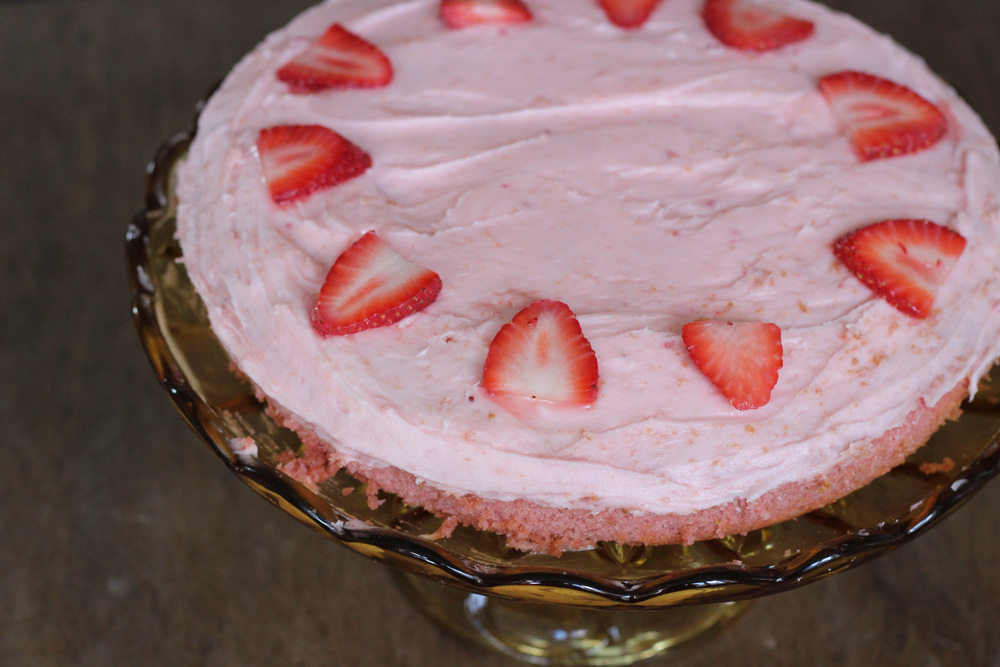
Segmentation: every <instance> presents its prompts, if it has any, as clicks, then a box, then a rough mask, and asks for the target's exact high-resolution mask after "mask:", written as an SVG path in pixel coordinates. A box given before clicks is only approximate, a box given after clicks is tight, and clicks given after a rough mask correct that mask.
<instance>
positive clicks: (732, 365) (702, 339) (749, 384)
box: [681, 320, 782, 410]
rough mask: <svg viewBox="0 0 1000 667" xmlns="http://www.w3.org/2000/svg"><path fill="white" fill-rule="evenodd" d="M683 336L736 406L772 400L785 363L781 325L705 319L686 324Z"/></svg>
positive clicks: (743, 407) (751, 407) (701, 367)
mask: <svg viewBox="0 0 1000 667" xmlns="http://www.w3.org/2000/svg"><path fill="white" fill-rule="evenodd" d="M681 338H683V339H684V344H685V345H686V346H687V350H688V355H689V356H690V357H691V361H693V362H694V364H695V366H697V367H698V370H700V371H701V372H702V373H703V374H704V375H705V377H707V378H708V379H709V380H711V381H712V384H714V385H715V386H716V387H717V388H718V389H719V391H721V392H722V395H723V396H725V397H726V398H728V399H729V402H730V403H732V404H733V407H734V408H736V409H737V410H754V409H756V408H759V407H761V406H762V405H766V404H767V402H768V401H770V400H771V390H772V389H774V385H775V384H777V382H778V369H779V368H781V366H782V348H781V329H779V328H778V326H777V325H775V324H767V323H764V322H726V321H722V320H701V321H698V322H691V323H689V324H685V325H684V327H683V328H682V329H681Z"/></svg>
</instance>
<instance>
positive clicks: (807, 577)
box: [126, 131, 1000, 665]
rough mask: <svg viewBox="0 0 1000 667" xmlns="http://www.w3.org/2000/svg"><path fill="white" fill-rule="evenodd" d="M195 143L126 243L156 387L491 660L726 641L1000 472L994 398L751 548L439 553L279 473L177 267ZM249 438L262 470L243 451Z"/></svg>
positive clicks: (603, 654) (281, 499) (413, 530)
mask: <svg viewBox="0 0 1000 667" xmlns="http://www.w3.org/2000/svg"><path fill="white" fill-rule="evenodd" d="M192 136H193V132H192V131H188V132H184V133H181V134H178V135H176V136H175V137H173V138H172V139H170V140H169V141H168V142H167V143H166V144H164V146H163V147H162V148H161V149H160V151H159V152H158V154H157V156H156V157H155V159H154V161H153V162H152V163H151V164H150V167H149V171H148V177H147V183H146V193H145V207H144V209H143V210H142V211H140V212H139V213H138V214H137V215H136V216H135V218H134V219H133V220H132V222H131V224H130V225H129V227H128V231H127V238H126V255H127V263H128V271H129V279H130V282H131V288H132V313H133V317H134V320H135V324H136V328H137V330H138V333H139V336H140V338H141V340H142V343H143V345H144V347H145V349H146V352H147V354H148V356H149V359H150V361H151V363H152V366H153V370H154V372H155V374H156V376H157V378H158V379H159V381H160V383H161V385H162V386H163V387H164V389H166V391H167V392H168V393H169V394H170V396H171V398H172V399H173V401H174V403H175V404H176V406H177V407H178V408H179V410H180V412H181V414H182V415H183V416H184V417H185V419H186V420H187V421H188V423H189V424H190V425H191V426H192V428H194V430H195V431H196V432H197V433H198V434H199V435H200V436H201V438H202V439H203V440H204V442H205V443H206V444H208V446H209V447H210V448H211V449H212V450H213V451H214V452H215V454H216V455H217V456H218V457H219V458H220V459H221V460H222V461H223V462H224V463H225V464H226V465H227V466H228V467H229V469H230V470H231V471H233V472H234V473H236V475H238V476H239V477H240V479H242V480H243V481H244V482H246V483H247V484H248V485H249V486H250V487H251V488H253V489H254V490H255V491H257V492H258V493H259V494H260V495H262V496H263V497H264V498H266V499H267V500H269V501H271V502H272V503H273V504H275V505H277V506H278V507H280V508H281V509H282V510H284V511H286V512H287V513H289V514H291V515H292V516H294V517H295V518H296V519H298V520H299V521H301V522H302V523H304V524H306V525H308V526H310V527H311V528H313V529H315V530H317V531H318V532H320V533H321V534H323V535H325V536H326V537H328V538H329V539H331V540H333V541H334V542H337V543H339V544H341V545H343V546H345V547H347V548H349V549H351V550H353V551H356V552H358V553H361V554H363V555H365V556H368V557H370V558H373V559H375V560H378V561H380V562H382V563H385V564H387V565H390V566H392V567H393V568H394V571H395V574H394V576H395V578H396V582H397V584H398V585H399V587H400V588H401V589H402V590H403V591H404V592H405V593H406V595H407V596H408V597H409V599H410V600H412V601H413V602H414V604H415V605H416V606H417V607H418V608H420V609H421V611H423V612H424V613H425V614H427V615H428V616H430V617H431V618H432V619H434V620H435V621H436V622H437V623H438V624H440V625H441V626H443V627H445V628H447V629H448V630H450V631H451V632H453V633H455V634H457V635H458V636H460V637H463V638H465V639H467V640H470V641H472V642H474V643H476V644H479V645H482V646H485V647H488V648H490V649H493V650H496V651H500V652H502V653H505V654H507V655H509V656H512V657H515V658H517V659H519V660H522V661H526V662H530V663H536V664H563V665H622V664H630V663H633V662H636V661H638V660H642V659H644V658H648V657H652V656H655V655H660V654H662V653H664V652H666V651H670V650H672V649H675V648H677V647H680V646H685V645H689V644H691V643H692V641H693V640H696V639H701V638H705V637H707V636H711V634H712V633H713V632H715V631H718V630H720V629H721V628H723V627H725V626H726V625H727V624H729V623H730V622H732V621H733V620H734V619H736V618H737V617H738V616H739V615H740V614H741V613H742V612H743V611H744V610H745V609H746V607H747V605H749V604H750V602H751V601H752V600H753V599H754V598H757V597H760V596H763V595H768V594H771V593H776V592H779V591H786V590H790V589H793V588H795V587H798V586H801V585H803V584H806V583H809V582H812V581H816V580H818V579H820V578H822V577H825V576H828V575H831V574H834V573H836V572H841V571H843V570H846V569H847V568H850V567H854V566H856V565H859V564H861V563H864V562H866V561H868V560H870V559H872V558H874V557H876V556H878V555H881V554H883V553H886V552H888V551H891V550H893V549H895V548H896V547H899V546H900V545H902V544H903V543H905V542H906V541H908V540H910V539H912V538H914V537H915V536H917V535H919V534H921V533H923V532H924V531H925V530H927V529H928V528H930V527H931V526H932V525H934V524H935V523H936V522H938V521H939V520H941V519H942V518H943V517H944V516H945V515H947V514H948V513H949V512H951V511H952V510H954V509H955V508H956V507H958V506H959V505H960V504H961V503H963V502H964V501H965V500H967V499H968V498H969V497H970V496H971V495H972V494H973V493H974V492H975V491H976V490H978V489H979V488H980V487H981V486H982V485H983V484H984V483H985V482H987V481H988V480H989V479H991V478H992V477H994V476H995V475H996V474H997V472H998V470H1000V444H998V442H1000V441H998V438H1000V412H998V411H997V408H996V404H997V401H996V400H994V399H995V397H994V396H993V395H991V394H990V392H989V391H985V392H980V394H978V395H977V399H976V401H975V402H973V403H971V404H967V405H966V406H965V413H964V415H963V416H962V418H961V419H960V420H958V421H956V422H951V423H949V424H947V425H946V426H945V427H944V428H942V429H941V430H940V431H939V432H938V433H937V434H935V436H934V437H933V438H932V439H931V441H930V442H929V443H928V444H927V445H926V446H925V447H923V448H922V449H920V450H919V451H918V452H917V453H915V454H914V455H913V456H911V457H910V459H909V460H908V461H907V462H906V463H905V464H903V465H901V466H899V467H897V468H895V469H894V470H892V471H891V472H889V473H888V474H886V475H884V476H882V477H880V478H879V479H877V480H875V481H874V482H872V483H871V484H869V485H868V486H866V487H865V488H863V489H861V490H859V491H856V492H855V493H852V494H851V495H849V496H847V497H845V498H843V499H841V500H839V501H837V502H836V503H833V504H831V505H828V506H827V507H824V508H822V509H820V510H817V511H815V512H811V513H809V514H806V515H804V516H801V517H799V518H796V519H793V520H791V521H785V522H783V523H780V524H776V525H774V526H771V527H768V528H765V529H762V530H756V531H752V532H750V533H748V534H746V535H735V536H732V537H728V538H725V539H718V540H708V541H704V542H698V543H696V544H693V545H690V546H665V547H649V546H623V545H619V544H614V543H601V544H599V545H598V546H597V547H596V548H593V549H589V550H586V551H578V552H568V553H565V554H563V555H562V556H561V557H559V558H554V557H551V556H545V555H539V554H528V553H524V552H521V551H517V550H514V549H510V548H508V547H506V546H505V544H504V540H503V538H502V537H500V536H498V535H495V534H493V533H488V532H482V531H476V530H472V529H469V528H465V527H459V528H458V529H456V530H455V532H454V533H453V534H452V536H451V537H449V538H447V539H440V540H431V539H428V538H427V537H426V536H427V535H429V534H432V533H434V532H435V531H436V530H437V529H438V527H439V526H440V524H441V520H440V519H437V518H435V517H434V516H433V515H431V514H429V513H428V512H426V511H424V510H422V509H421V508H420V507H415V506H411V505H407V504H406V503H404V502H402V501H401V500H400V499H399V498H397V497H395V496H393V495H390V494H385V493H380V494H379V498H380V499H381V500H383V502H382V503H381V505H380V506H379V507H378V508H376V509H370V508H369V506H368V503H367V498H366V495H367V494H366V493H365V491H364V485H363V484H362V483H360V482H359V481H358V480H356V479H354V478H352V477H351V476H350V475H348V474H346V473H345V472H343V471H342V472H340V473H338V474H337V475H336V476H335V477H334V478H332V479H330V480H328V481H326V482H324V483H323V484H321V485H320V486H319V487H318V488H317V489H315V490H311V489H309V488H306V487H305V486H303V485H301V484H299V483H298V482H296V481H294V480H292V479H291V478H289V477H288V476H286V475H285V474H283V473H282V472H280V471H279V470H278V468H277V466H276V464H277V462H278V460H279V457H281V456H282V454H285V455H287V453H289V452H292V453H295V452H297V451H299V450H300V448H301V446H302V445H301V442H300V440H299V439H298V437H297V436H296V435H295V434H294V433H293V432H291V431H289V430H287V429H284V428H282V427H280V426H278V425H277V424H276V423H275V422H274V421H273V420H271V419H270V418H269V417H268V416H267V415H266V414H265V412H264V405H263V404H262V403H260V402H259V401H258V400H257V399H256V398H255V396H254V393H253V390H252V389H251V387H250V386H249V385H248V384H247V383H246V382H245V381H243V380H242V379H241V378H240V377H239V376H237V375H235V374H234V373H233V372H232V370H231V365H230V361H229V358H228V357H227V355H226V353H225V352H224V350H223V349H222V347H221V345H220V343H219V342H218V340H217V339H216V338H215V336H214V335H213V333H212V330H211V327H210V326H209V324H208V320H207V318H206V314H205V310H204V306H203V305H202V303H201V301H200V299H199V297H198V296H197V294H196V292H195V290H194V288H193V287H192V286H191V284H190V282H189V281H188V279H187V275H186V273H185V270H184V267H183V265H182V264H181V263H180V262H179V261H178V260H179V259H180V256H181V251H180V247H179V246H178V244H177V242H176V241H175V239H174V232H175V218H174V214H175V203H176V202H175V198H174V172H175V168H176V166H177V164H178V163H179V161H180V160H181V159H182V158H183V156H184V154H185V152H186V150H187V147H188V145H189V144H190V141H191V138H192ZM245 438H251V439H252V441H253V442H254V443H255V445H256V453H255V455H253V456H250V455H248V454H247V453H245V452H246V450H245V448H243V447H240V446H239V445H238V444H237V443H239V442H246V440H244V439H245ZM943 461H951V462H953V465H952V466H950V467H949V466H947V465H944V466H942V465H939V464H940V463H941V462H943ZM348 489H354V492H353V493H348V494H347V495H345V491H347V490H348Z"/></svg>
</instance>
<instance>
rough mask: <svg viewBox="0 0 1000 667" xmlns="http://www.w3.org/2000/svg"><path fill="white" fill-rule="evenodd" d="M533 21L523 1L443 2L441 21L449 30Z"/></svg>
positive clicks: (481, 0) (477, 0)
mask: <svg viewBox="0 0 1000 667" xmlns="http://www.w3.org/2000/svg"><path fill="white" fill-rule="evenodd" d="M531 19H532V17H531V10H529V9H528V7H527V6H526V5H525V4H524V3H523V2H521V0H441V20H442V21H444V24H445V25H446V26H448V27H449V28H466V27H468V26H471V25H480V24H483V23H494V24H506V23H528V22H530V21H531Z"/></svg>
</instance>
